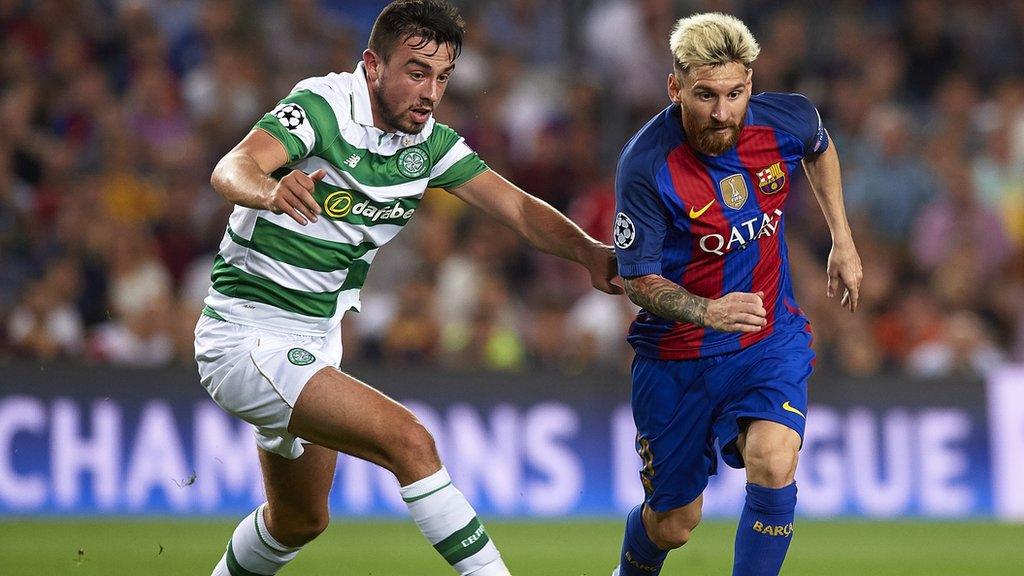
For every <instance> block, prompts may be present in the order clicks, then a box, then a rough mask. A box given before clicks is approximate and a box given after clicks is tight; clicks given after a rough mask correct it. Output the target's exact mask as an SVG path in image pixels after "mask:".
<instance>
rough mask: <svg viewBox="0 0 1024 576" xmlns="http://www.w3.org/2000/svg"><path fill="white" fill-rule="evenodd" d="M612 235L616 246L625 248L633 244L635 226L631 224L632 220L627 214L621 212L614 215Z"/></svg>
mask: <svg viewBox="0 0 1024 576" xmlns="http://www.w3.org/2000/svg"><path fill="white" fill-rule="evenodd" d="M612 236H613V237H614V238H615V246H616V247H617V248H622V249H623V250H625V249H626V248H629V247H630V246H632V245H633V240H635V239H636V227H635V226H633V221H632V220H630V219H629V216H626V215H625V214H624V213H622V212H619V213H618V214H616V215H615V229H614V230H612Z"/></svg>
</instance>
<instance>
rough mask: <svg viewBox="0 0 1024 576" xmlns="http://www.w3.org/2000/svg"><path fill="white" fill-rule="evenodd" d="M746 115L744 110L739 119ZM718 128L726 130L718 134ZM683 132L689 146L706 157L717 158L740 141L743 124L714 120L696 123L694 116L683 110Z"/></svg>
mask: <svg viewBox="0 0 1024 576" xmlns="http://www.w3.org/2000/svg"><path fill="white" fill-rule="evenodd" d="M746 115H747V111H746V110H744V111H743V113H742V114H740V115H739V117H740V118H744V117H746ZM720 128H726V129H727V130H726V131H721V132H720V131H718V129H720ZM683 130H685V131H686V137H687V139H688V140H689V141H690V145H691V146H693V147H694V148H696V149H697V151H698V152H700V153H701V154H704V155H706V156H719V155H721V154H724V153H725V152H726V151H727V150H729V149H730V148H732V147H733V146H735V145H736V143H737V142H738V141H739V139H740V132H742V131H743V124H741V123H731V122H716V121H714V120H711V121H709V122H698V121H697V119H696V114H687V113H686V109H685V108H684V109H683Z"/></svg>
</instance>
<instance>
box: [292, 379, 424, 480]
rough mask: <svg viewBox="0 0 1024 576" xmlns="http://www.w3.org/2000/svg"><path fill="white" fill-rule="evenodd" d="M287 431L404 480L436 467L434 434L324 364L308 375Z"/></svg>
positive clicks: (379, 395)
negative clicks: (359, 459)
mask: <svg viewBox="0 0 1024 576" xmlns="http://www.w3.org/2000/svg"><path fill="white" fill-rule="evenodd" d="M288 430H289V432H291V433H292V434H294V435H296V436H300V437H302V438H305V439H307V440H310V441H312V442H315V443H317V444H320V445H321V446H326V447H328V448H332V449H334V450H337V451H339V452H344V453H346V454H351V455H353V456H357V457H359V458H362V459H364V460H369V461H370V462H373V463H375V464H378V465H381V466H384V467H385V468H387V469H389V470H391V471H392V472H393V473H395V475H396V476H397V477H398V480H399V482H401V483H402V484H403V485H404V484H406V483H408V482H412V481H415V480H419V479H420V478H423V477H425V476H428V475H430V474H432V473H433V472H436V471H437V470H438V469H439V468H440V460H439V458H438V456H437V451H436V448H435V446H434V442H433V438H432V437H431V436H430V433H429V432H428V431H427V430H426V428H425V427H424V426H423V424H422V423H421V422H420V421H419V420H418V419H417V418H416V416H415V415H413V413H412V412H410V411H409V409H407V408H406V407H404V406H402V405H401V404H399V403H398V402H396V401H394V400H392V399H391V398H389V397H388V396H386V395H384V394H383V393H381V392H380V391H378V390H376V389H374V388H372V387H370V386H368V385H367V384H364V383H363V382H360V381H359V380H357V379H355V378H354V377H352V376H350V375H348V374H346V373H344V372H342V371H340V370H337V369H335V368H330V367H328V368H324V369H322V370H320V371H319V372H317V373H316V374H315V375H314V376H313V377H312V378H311V379H310V380H309V382H308V383H307V384H306V386H305V387H304V388H303V390H302V392H301V393H300V394H299V397H298V400H297V401H296V403H295V407H294V410H293V412H292V418H291V422H290V424H289V426H288Z"/></svg>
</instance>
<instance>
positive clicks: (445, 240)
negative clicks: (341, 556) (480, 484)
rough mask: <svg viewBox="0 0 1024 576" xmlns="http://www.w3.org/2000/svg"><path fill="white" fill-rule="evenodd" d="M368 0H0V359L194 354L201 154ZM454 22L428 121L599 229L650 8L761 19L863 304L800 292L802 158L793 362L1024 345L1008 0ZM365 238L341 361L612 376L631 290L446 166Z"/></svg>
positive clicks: (795, 233) (1016, 29) (211, 236)
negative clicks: (801, 317)
mask: <svg viewBox="0 0 1024 576" xmlns="http://www.w3.org/2000/svg"><path fill="white" fill-rule="evenodd" d="M385 4H386V2H383V1H380V0H366V1H360V0H349V1H336V2H317V1H316V0H282V1H271V0H264V1H245V0H161V1H156V0H150V1H146V0H33V1H19V0H0V38H2V40H0V123H2V126H3V131H2V136H0V357H6V358H14V359H22V358H38V359H72V360H76V361H86V362H96V363H111V364H118V365H131V366H158V365H168V364H173V363H182V364H189V363H191V362H192V354H193V351H192V330H193V328H194V325H195V321H196V318H197V315H198V313H199V310H200V309H201V306H202V299H203V297H204V296H205V294H206V290H207V288H208V286H209V272H210V268H211V265H212V262H213V255H214V253H215V252H216V249H217V245H218V243H219V240H220V238H221V236H222V234H223V233H224V228H225V224H226V221H227V215H228V214H229V212H230V209H231V207H230V206H229V205H227V204H226V203H225V202H224V201H222V200H221V199H220V198H219V197H218V196H217V194H216V193H215V192H214V191H213V190H212V189H211V188H210V185H209V174H210V172H211V170H212V167H213V165H214V164H215V163H216V161H217V160H218V159H219V158H220V156H222V155H223V154H224V153H225V152H227V151H228V150H229V149H230V148H231V147H232V146H233V145H234V144H235V143H236V142H237V141H238V140H240V139H241V138H242V137H243V136H244V135H245V133H246V132H247V131H248V130H249V129H250V128H251V127H252V125H253V124H254V123H255V121H256V120H257V119H258V118H260V116H261V115H262V114H263V113H264V112H266V111H268V110H270V109H272V108H273V107H274V105H275V103H276V101H277V100H278V99H280V98H282V97H283V96H285V95H286V94H287V93H288V92H289V91H290V89H291V87H292V86H293V85H294V84H295V82H297V81H298V80H300V79H302V78H305V77H309V76H318V75H323V74H325V73H327V72H329V71H351V70H352V69H353V68H354V66H355V63H356V61H357V59H358V58H359V55H360V53H361V51H362V48H363V47H364V46H365V42H366V37H367V35H368V31H369V26H370V24H371V23H372V21H373V18H374V17H375V16H376V14H377V13H378V12H379V10H380V9H381V8H382V7H383V5H385ZM456 4H457V5H459V6H460V7H461V8H462V10H463V14H464V15H465V17H466V20H467V22H468V32H467V36H466V41H465V45H464V47H463V53H462V57H461V58H460V60H459V61H458V64H457V71H456V74H455V76H454V77H453V80H452V84H451V85H450V87H449V90H448V92H447V95H446V96H445V101H444V102H443V103H442V105H441V107H440V108H439V109H438V111H437V118H438V120H439V121H441V122H444V123H446V124H449V125H451V126H452V127H453V128H455V129H456V130H457V131H459V132H460V133H461V134H462V135H463V136H465V137H466V139H467V141H468V142H469V144H470V145H471V146H472V147H473V148H474V149H476V150H477V151H478V152H479V153H480V154H481V156H482V157H483V158H484V159H485V160H486V161H487V162H488V164H489V165H490V166H491V167H493V168H494V169H496V170H497V171H499V172H500V173H502V174H503V175H505V176H506V177H508V178H510V179H511V180H512V181H514V182H516V183H518V184H519V185H520V186H521V187H523V188H524V189H526V190H528V191H529V192H531V193H533V194H534V195H537V196H539V197H541V198H543V199H545V200H546V201H548V202H549V203H551V204H552V205H554V206H555V207H557V208H559V209H560V210H562V211H564V212H565V213H567V214H568V215H569V216H570V217H571V218H573V219H574V220H575V221H576V222H578V223H579V224H580V225H581V226H582V227H583V228H584V229H586V230H587V231H588V232H589V233H590V234H592V235H594V236H595V237H598V238H601V239H603V240H605V241H606V242H607V241H609V240H610V228H611V226H610V223H611V221H612V216H613V212H614V191H613V177H614V169H615V162H616V157H617V154H618V151H619V150H620V149H621V147H622V145H623V144H624V143H625V141H626V140H627V139H628V138H629V136H630V135H632V133H633V132H635V131H636V130H637V129H638V128H639V127H640V126H641V125H642V124H643V123H644V122H645V121H646V120H647V119H648V118H649V117H650V116H652V115H653V114H655V113H656V112H657V111H659V110H660V109H661V108H663V107H664V106H665V105H666V104H667V96H666V93H665V76H666V74H667V73H668V72H669V71H670V66H671V60H670V58H669V55H668V49H667V39H668V33H669V30H670V28H671V26H672V24H673V22H674V21H675V19H677V18H679V17H681V16H684V15H688V14H690V13H692V12H695V11H705V10H719V11H725V12H730V13H733V14H735V15H737V16H739V17H740V18H742V19H744V20H745V21H746V22H747V23H748V24H749V25H750V27H751V29H752V30H753V32H754V34H755V36H756V37H757V39H758V41H759V42H760V43H761V46H762V52H761V56H760V58H759V59H758V60H757V62H756V63H755V72H754V89H755V90H754V91H755V92H760V91H797V92H802V93H804V94H806V95H807V96H809V97H810V98H811V99H812V101H814V102H815V103H816V104H817V105H818V107H819V109H820V111H821V115H822V117H823V119H824V122H825V125H826V127H827V128H828V129H829V131H830V133H831V136H832V139H833V142H834V143H835V145H836V146H837V149H838V150H839V153H840V157H841V159H842V162H843V171H844V173H843V180H844V183H845V194H846V203H847V207H848V210H849V215H850V219H851V222H852V224H853V229H854V236H855V239H856V241H857V242H858V247H859V249H860V254H861V257H862V259H863V262H864V276H865V280H864V286H863V291H862V296H861V309H860V310H859V311H858V312H857V313H856V314H854V315H850V314H849V313H848V312H846V311H844V310H842V309H841V307H840V306H839V303H838V299H837V300H833V301H830V300H828V299H827V298H826V297H825V284H826V274H825V261H826V258H827V255H828V250H829V247H830V238H829V234H828V228H827V226H826V225H825V222H824V219H823V218H822V216H821V213H820V210H819V209H818V208H817V206H816V204H815V201H814V198H813V195H812V194H810V192H809V190H808V189H807V185H806V180H804V179H803V178H802V177H801V178H799V184H796V185H795V188H794V190H793V192H792V194H791V197H790V204H789V206H788V210H787V211H788V213H787V222H788V226H787V239H788V242H789V253H790V259H791V267H792V272H793V277H794V283H795V287H796V291H797V297H798V299H799V300H800V303H801V305H802V307H803V309H804V310H805V311H806V312H807V313H808V315H809V316H810V317H811V319H812V322H813V326H814V334H815V346H816V349H817V351H818V364H817V366H818V369H819V371H822V370H823V371H825V372H826V373H843V374H851V375H858V376H870V375H872V374H876V373H879V372H883V371H896V372H901V373H905V374H912V375H919V376H940V375H949V374H964V375H978V374H984V372H985V371H986V370H988V369H990V368H991V367H993V366H995V365H997V364H998V363H1000V362H1004V361H1018V362H1019V361H1024V49H1022V46H1024V2H1022V1H1020V0H1016V1H999V2H997V1H951V2H941V3H940V2H933V1H930V0H916V1H909V2H899V1H895V0H892V1H884V0H876V1H864V2H854V1H842V0H840V1H836V2H832V3H830V8H829V9H828V10H822V9H821V8H820V3H818V2H811V1H807V2H801V1H789V2H778V1H751V2H740V1H727V0H721V1H714V0H707V1H703V2H699V1H693V2H675V1H672V0H632V1H630V0H565V1H559V0H554V1H552V0H547V1H541V0H506V1H473V2H470V1H464V2H456ZM407 228H408V229H407V230H406V231H404V232H403V234H401V235H399V237H398V238H397V239H396V240H395V241H393V242H392V243H391V244H389V245H388V246H386V247H385V248H384V249H383V250H382V253H381V254H380V255H379V256H378V258H377V259H376V261H375V263H374V266H373V269H372V271H371V273H370V276H369V279H368V281H367V284H366V287H365V289H364V290H363V310H362V312H361V313H359V314H349V315H347V316H346V319H345V328H344V332H345V336H344V338H345V346H346V352H345V358H346V363H364V362H379V363H385V364H388V365H396V366H447V367H452V368H457V369H477V368H485V369H496V370H523V369H532V368H537V367H545V368H553V369H557V370H564V371H572V372H575V371H582V370H587V369H595V368H596V369H601V370H620V371H625V370H626V369H627V367H628V362H629V359H630V356H631V352H630V349H629V347H628V345H627V344H626V343H625V341H624V335H625V331H626V329H627V327H628V324H629V322H630V320H631V318H632V316H633V314H634V313H635V309H634V307H633V306H632V305H631V304H630V303H629V302H628V301H627V300H626V299H625V298H624V297H613V296H608V295H604V294H600V293H598V292H596V291H594V290H592V289H591V288H590V285H589V278H588V277H587V275H586V274H585V273H584V272H583V270H582V269H581V268H578V267H575V266H574V265H572V264H568V263H565V262H562V261H560V260H558V259H556V258H553V257H549V256H546V255H541V254H539V253H537V252H535V251H532V250H530V249H528V248H527V247H526V246H524V244H523V243H522V242H521V241H519V240H518V238H517V237H516V236H515V235H514V234H513V233H511V232H509V231H507V230H506V229H504V228H503V227H501V226H498V225H496V224H495V223H494V222H493V221H490V220H488V219H486V218H485V217H483V216H481V215H480V214H478V213H475V212H474V211H472V210H470V209H468V208H466V207H465V206H464V205H462V204H461V203H460V202H458V201H456V200H454V199H453V197H451V196H450V195H448V194H447V193H446V192H444V191H440V190H431V191H428V194H427V197H426V199H425V200H424V202H423V204H422V206H421V209H420V210H417V216H416V218H414V219H413V220H412V222H411V223H410V224H409V226H408V227H407Z"/></svg>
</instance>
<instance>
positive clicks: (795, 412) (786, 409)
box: [782, 400, 807, 419]
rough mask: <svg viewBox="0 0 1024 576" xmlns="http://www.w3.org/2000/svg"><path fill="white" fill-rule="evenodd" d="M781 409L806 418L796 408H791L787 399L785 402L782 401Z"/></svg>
mask: <svg viewBox="0 0 1024 576" xmlns="http://www.w3.org/2000/svg"><path fill="white" fill-rule="evenodd" d="M782 409H783V410H785V411H786V412H792V413H793V414H796V415H798V416H800V417H801V418H804V419H806V418H807V417H806V416H804V413H803V412H801V411H799V410H797V409H796V408H793V405H792V404H790V403H789V400H786V401H785V402H783V403H782Z"/></svg>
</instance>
